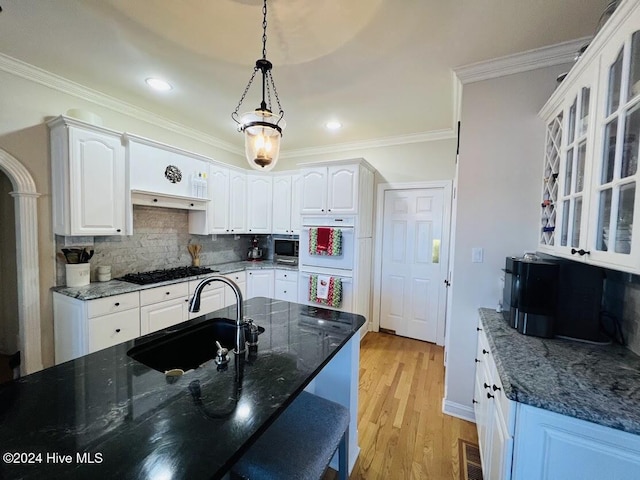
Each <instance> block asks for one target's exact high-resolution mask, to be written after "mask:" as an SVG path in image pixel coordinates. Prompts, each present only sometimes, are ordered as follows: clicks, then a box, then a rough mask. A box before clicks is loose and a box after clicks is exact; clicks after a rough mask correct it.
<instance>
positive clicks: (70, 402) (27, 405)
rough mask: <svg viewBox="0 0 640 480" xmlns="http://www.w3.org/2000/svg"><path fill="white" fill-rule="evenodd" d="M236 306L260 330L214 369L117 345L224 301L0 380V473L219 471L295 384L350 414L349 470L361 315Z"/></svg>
mask: <svg viewBox="0 0 640 480" xmlns="http://www.w3.org/2000/svg"><path fill="white" fill-rule="evenodd" d="M244 313H245V316H247V317H250V318H252V319H253V320H254V322H255V323H256V324H257V325H259V326H261V327H263V328H264V329H265V332H264V333H262V334H261V335H260V337H259V344H258V351H257V354H256V355H251V356H247V357H246V359H239V358H234V357H233V356H232V358H231V361H230V362H229V365H228V367H227V368H226V369H219V368H217V365H216V364H215V363H214V362H213V361H209V362H207V363H205V364H204V365H202V366H201V367H200V368H197V369H195V370H191V371H188V372H186V373H185V374H184V375H182V376H178V377H167V376H165V375H164V373H162V372H158V371H156V370H153V369H151V368H149V367H147V366H146V365H144V364H142V363H140V362H137V361H135V360H133V359H132V358H130V357H129V356H128V355H127V352H128V351H129V350H130V349H131V348H133V347H134V346H139V345H141V344H144V343H145V342H149V341H153V340H154V339H157V338H158V337H161V336H164V335H167V334H168V333H170V332H173V331H176V330H178V329H182V328H184V327H188V326H192V325H197V324H199V323H203V322H207V321H208V320H210V319H212V318H217V317H226V318H234V315H235V309H234V307H229V308H226V309H223V310H220V311H217V312H214V313H212V314H209V315H205V316H203V317H198V318H196V319H193V320H190V321H187V322H184V323H181V324H179V325H176V326H174V327H172V328H169V329H166V330H163V331H159V332H155V333H153V334H150V335H147V336H145V337H141V338H138V339H135V340H131V341H128V342H125V343H122V344H119V345H116V346H113V347H110V348H107V349H104V350H100V351H98V352H95V353H92V354H90V355H87V356H84V357H81V358H78V359H75V360H72V361H69V362H65V363H62V364H60V365H57V366H55V367H52V368H49V369H46V370H43V371H41V372H37V373H34V374H32V375H28V376H26V377H23V378H21V379H19V380H17V381H14V382H10V383H8V384H5V385H2V386H0V422H1V424H2V428H1V429H0V445H2V447H1V448H2V454H3V462H2V463H0V478H25V479H30V478H33V479H36V478H37V479H40V478H104V477H106V476H109V477H111V478H118V479H120V478H132V479H133V478H136V479H138V478H171V479H174V480H175V479H179V478H184V479H198V478H223V477H224V476H225V475H226V474H227V473H228V471H229V469H230V468H231V466H232V465H233V464H234V463H235V462H236V461H237V460H238V459H239V458H240V456H241V455H242V454H243V453H244V452H245V451H246V450H247V449H248V448H249V447H250V446H251V445H252V444H253V442H254V441H255V440H256V439H257V438H258V437H259V436H260V435H261V434H262V433H263V432H264V431H265V430H266V429H267V428H268V427H269V425H270V424H271V423H272V422H273V421H274V420H275V419H276V418H277V417H278V416H279V415H280V414H281V413H282V412H283V411H284V409H286V407H287V406H288V405H289V404H290V403H291V402H292V401H293V399H294V398H295V397H296V396H297V395H298V394H299V393H300V392H301V391H302V390H303V389H306V390H308V391H311V392H313V393H315V394H317V395H320V396H322V397H325V398H328V399H330V400H333V401H336V402H338V403H341V404H343V405H345V406H347V407H348V408H349V409H350V412H351V425H350V438H349V450H350V452H349V456H350V460H351V465H350V468H352V467H353V463H355V460H356V458H357V456H358V446H357V401H358V363H359V337H360V335H359V329H360V328H361V327H362V325H364V323H365V319H364V317H362V316H359V315H354V314H348V313H344V312H338V311H332V310H325V309H322V308H316V307H309V306H303V305H299V304H295V303H289V302H284V301H277V300H271V299H266V298H253V299H250V300H248V301H246V302H245V312H244ZM212 350H213V352H214V353H215V347H214V345H213V339H212ZM283 455H286V452H283Z"/></svg>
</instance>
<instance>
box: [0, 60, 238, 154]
mask: <svg viewBox="0 0 640 480" xmlns="http://www.w3.org/2000/svg"><path fill="white" fill-rule="evenodd" d="M0 70H2V71H4V72H7V73H9V74H12V75H15V76H18V77H21V78H24V79H26V80H29V81H32V82H35V83H39V84H40V85H44V86H45V87H48V88H52V89H54V90H57V91H59V92H62V93H65V94H67V95H71V96H73V97H76V98H79V99H81V100H85V101H87V102H90V103H93V104H95V105H99V106H101V107H104V108H108V109H110V110H113V111H115V112H118V113H121V114H123V115H127V116H129V117H133V118H135V119H137V120H141V121H143V122H147V123H150V124H152V125H156V126H158V127H161V128H164V129H166V130H169V131H172V132H174V133H177V134H180V135H184V136H185V137H188V138H191V139H193V140H197V141H199V142H202V143H205V144H207V145H211V146H213V147H216V148H219V149H221V150H224V151H227V152H230V153H234V154H236V155H241V156H244V151H243V149H241V148H238V147H237V146H236V145H234V144H231V143H228V142H225V141H223V140H220V139H219V138H216V137H214V136H211V135H207V134H205V133H202V132H200V131H198V130H195V129H193V128H189V127H186V126H184V125H181V124H179V123H176V122H173V121H171V120H169V119H167V118H165V117H162V116H160V115H157V114H155V113H153V112H150V111H149V110H145V109H144V108H140V107H137V106H135V105H132V104H130V103H127V102H123V101H122V100H119V99H117V98H115V97H112V96H110V95H106V94H104V93H102V92H99V91H97V90H93V89H91V88H88V87H85V86H84V85H81V84H79V83H76V82H73V81H71V80H68V79H66V78H64V77H61V76H59V75H56V74H55V73H51V72H48V71H46V70H43V69H41V68H38V67H36V66H34V65H30V64H28V63H25V62H22V61H21V60H18V59H15V58H13V57H10V56H8V55H5V54H3V53H0Z"/></svg>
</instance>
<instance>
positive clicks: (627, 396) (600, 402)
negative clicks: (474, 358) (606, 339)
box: [480, 308, 640, 435]
mask: <svg viewBox="0 0 640 480" xmlns="http://www.w3.org/2000/svg"><path fill="white" fill-rule="evenodd" d="M480 318H481V321H482V326H483V327H484V332H485V333H486V335H487V340H488V341H489V348H490V350H491V353H492V355H493V358H494V360H495V363H496V368H497V370H498V375H500V380H501V381H502V385H503V388H504V393H505V394H506V396H507V398H509V399H510V400H513V401H516V402H520V403H525V404H528V405H532V406H534V407H539V408H543V409H545V410H550V411H553V412H557V413H560V414H563V415H568V416H571V417H575V418H579V419H582V420H587V421H589V422H593V423H597V424H600V425H604V426H607V427H611V428H615V429H617V430H623V431H625V432H629V433H634V434H637V435H640V357H639V356H638V355H636V354H634V353H633V352H631V351H630V350H628V349H626V348H624V347H622V346H620V345H605V346H600V345H592V344H587V343H582V342H574V341H570V340H563V339H547V338H537V337H531V336H526V335H522V334H520V333H518V331H517V330H515V329H513V328H511V327H509V325H508V324H507V322H506V321H505V320H504V317H503V316H502V314H501V313H497V312H496V311H495V310H490V309H487V308H481V309H480Z"/></svg>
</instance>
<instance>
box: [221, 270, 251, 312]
mask: <svg viewBox="0 0 640 480" xmlns="http://www.w3.org/2000/svg"><path fill="white" fill-rule="evenodd" d="M225 277H227V278H228V279H229V280H231V281H233V282H234V283H235V284H236V285H237V286H238V288H239V289H240V293H242V298H243V299H244V298H248V297H247V273H246V272H245V271H241V272H234V273H228V274H227V275H225ZM235 304H236V295H235V294H234V293H233V290H231V287H229V286H228V285H225V286H224V306H225V307H228V306H230V305H235Z"/></svg>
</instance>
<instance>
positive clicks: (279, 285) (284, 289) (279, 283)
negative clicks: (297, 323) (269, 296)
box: [273, 269, 298, 302]
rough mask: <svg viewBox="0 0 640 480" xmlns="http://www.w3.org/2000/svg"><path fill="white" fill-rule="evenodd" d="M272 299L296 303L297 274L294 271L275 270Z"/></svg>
mask: <svg viewBox="0 0 640 480" xmlns="http://www.w3.org/2000/svg"><path fill="white" fill-rule="evenodd" d="M273 298H275V299H277V300H285V301H287V302H297V301H298V272H297V271H294V270H280V269H276V270H275V285H274V293H273Z"/></svg>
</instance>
